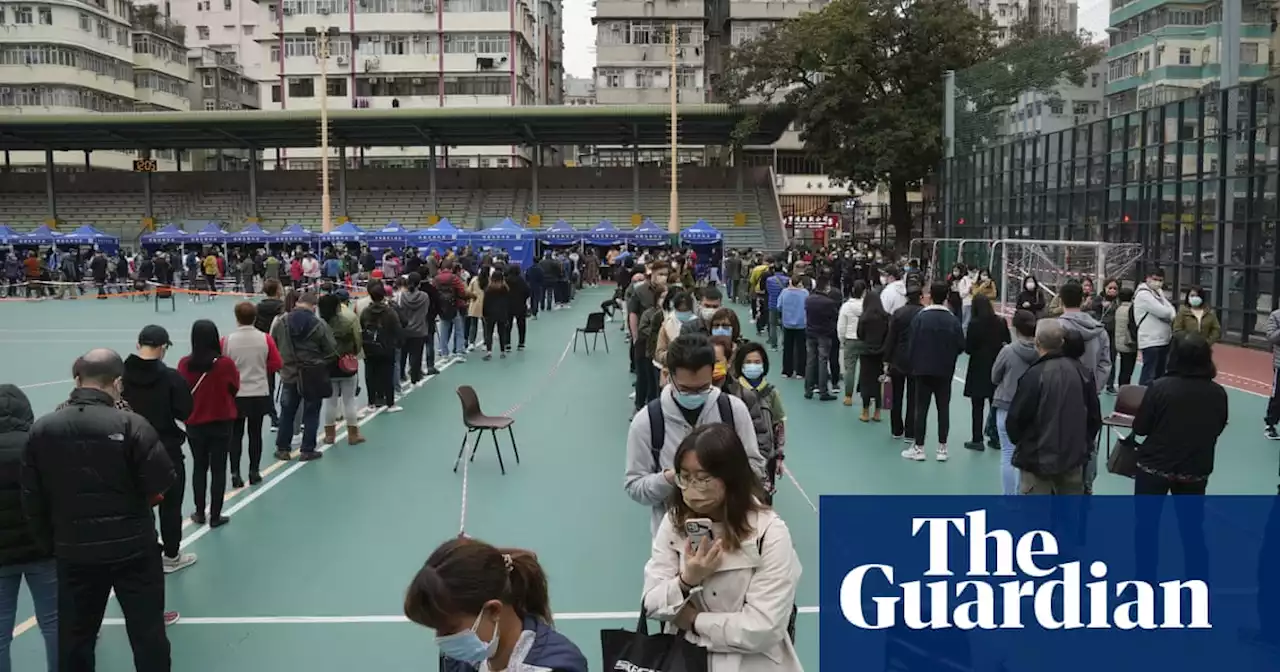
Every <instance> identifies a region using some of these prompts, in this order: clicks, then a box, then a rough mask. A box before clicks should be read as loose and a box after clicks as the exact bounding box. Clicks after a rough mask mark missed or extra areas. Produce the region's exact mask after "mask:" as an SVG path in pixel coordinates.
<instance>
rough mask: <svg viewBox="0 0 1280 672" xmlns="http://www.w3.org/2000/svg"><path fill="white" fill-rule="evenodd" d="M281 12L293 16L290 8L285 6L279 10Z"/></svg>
mask: <svg viewBox="0 0 1280 672" xmlns="http://www.w3.org/2000/svg"><path fill="white" fill-rule="evenodd" d="M281 12H283V13H284V15H285V16H293V9H292V8H289V7H285V8H284V9H283V10H281Z"/></svg>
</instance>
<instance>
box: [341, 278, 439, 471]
mask: <svg viewBox="0 0 1280 672" xmlns="http://www.w3.org/2000/svg"><path fill="white" fill-rule="evenodd" d="M317 309H318V312H319V314H320V319H321V320H324V322H325V323H326V324H328V325H329V330H330V331H332V332H333V341H334V343H335V344H336V346H337V348H336V350H335V351H336V353H337V358H336V359H335V360H334V361H333V362H331V363H330V364H329V381H330V384H331V385H333V395H331V396H330V397H329V398H327V399H325V400H324V404H323V406H322V411H321V412H322V414H323V415H324V442H325V443H327V444H330V445H332V444H333V443H334V442H335V441H337V440H338V436H337V434H338V424H337V423H338V410H339V409H341V410H342V418H343V419H344V420H345V421H346V423H347V443H348V444H349V445H352V446H354V445H357V444H361V443H364V437H362V436H360V425H359V419H360V415H359V408H358V407H357V406H356V387H357V385H358V384H359V383H358V379H357V378H356V374H357V373H359V367H360V364H359V362H360V358H361V357H362V356H363V355H364V352H363V349H362V347H361V346H362V345H363V344H362V342H361V336H360V326H359V324H358V323H357V322H356V318H355V316H354V315H352V314H350V313H348V312H346V311H344V310H342V299H340V298H339V297H338V296H336V295H334V294H325V295H324V296H322V297H320V302H319V305H318V306H317ZM419 363H421V362H419ZM353 365H354V366H353Z"/></svg>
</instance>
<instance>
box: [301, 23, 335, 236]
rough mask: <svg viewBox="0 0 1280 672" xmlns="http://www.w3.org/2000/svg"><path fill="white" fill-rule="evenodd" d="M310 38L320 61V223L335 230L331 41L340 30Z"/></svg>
mask: <svg viewBox="0 0 1280 672" xmlns="http://www.w3.org/2000/svg"><path fill="white" fill-rule="evenodd" d="M306 34H307V36H308V37H315V38H316V58H317V59H318V60H319V61H320V222H321V230H323V231H324V232H325V233H329V232H330V231H332V230H333V208H332V201H331V200H330V198H329V55H330V54H329V40H330V38H334V37H337V36H338V28H337V27H336V26H330V27H328V28H325V29H317V28H308V29H307V30H306Z"/></svg>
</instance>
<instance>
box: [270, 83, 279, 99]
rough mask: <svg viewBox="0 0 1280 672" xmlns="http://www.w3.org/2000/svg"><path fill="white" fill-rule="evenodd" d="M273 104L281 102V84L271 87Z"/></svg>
mask: <svg viewBox="0 0 1280 672" xmlns="http://www.w3.org/2000/svg"><path fill="white" fill-rule="evenodd" d="M271 102H273V103H278V102H280V85H279V84H272V85H271Z"/></svg>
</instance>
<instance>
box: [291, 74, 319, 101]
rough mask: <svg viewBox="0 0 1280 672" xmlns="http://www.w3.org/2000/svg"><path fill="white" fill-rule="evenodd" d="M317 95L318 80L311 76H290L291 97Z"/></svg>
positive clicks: (311, 96)
mask: <svg viewBox="0 0 1280 672" xmlns="http://www.w3.org/2000/svg"><path fill="white" fill-rule="evenodd" d="M315 95H316V80H314V79H312V78H310V77H290V78H289V97H290V98H313V97H315Z"/></svg>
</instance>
